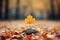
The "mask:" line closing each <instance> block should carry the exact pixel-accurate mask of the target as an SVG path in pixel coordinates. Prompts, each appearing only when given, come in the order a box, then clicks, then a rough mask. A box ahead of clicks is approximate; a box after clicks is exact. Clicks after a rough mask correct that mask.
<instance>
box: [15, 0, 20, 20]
mask: <svg viewBox="0 0 60 40" xmlns="http://www.w3.org/2000/svg"><path fill="white" fill-rule="evenodd" d="M19 3H20V0H17V5H16V19H20V8H19Z"/></svg>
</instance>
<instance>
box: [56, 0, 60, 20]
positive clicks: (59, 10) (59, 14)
mask: <svg viewBox="0 0 60 40" xmlns="http://www.w3.org/2000/svg"><path fill="white" fill-rule="evenodd" d="M56 2H57V6H58V19H59V20H60V4H59V0H56Z"/></svg>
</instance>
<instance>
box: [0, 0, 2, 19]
mask: <svg viewBox="0 0 60 40" xmlns="http://www.w3.org/2000/svg"><path fill="white" fill-rule="evenodd" d="M1 14H2V0H0V20H1V19H2V16H1Z"/></svg>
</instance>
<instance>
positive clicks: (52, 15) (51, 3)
mask: <svg viewBox="0 0 60 40" xmlns="http://www.w3.org/2000/svg"><path fill="white" fill-rule="evenodd" d="M50 5H51V15H50V17H51V19H53V20H54V19H55V17H54V16H55V12H54V0H50Z"/></svg>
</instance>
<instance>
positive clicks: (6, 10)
mask: <svg viewBox="0 0 60 40" xmlns="http://www.w3.org/2000/svg"><path fill="white" fill-rule="evenodd" d="M5 3H6V7H5V19H8V0H5Z"/></svg>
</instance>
